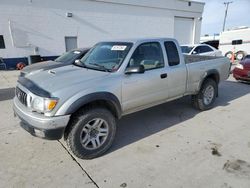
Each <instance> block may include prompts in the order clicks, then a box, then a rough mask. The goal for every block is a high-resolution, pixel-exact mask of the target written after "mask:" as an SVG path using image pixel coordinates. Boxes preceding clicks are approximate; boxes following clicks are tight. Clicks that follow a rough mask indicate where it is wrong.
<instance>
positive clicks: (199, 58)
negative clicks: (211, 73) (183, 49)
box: [184, 55, 224, 64]
mask: <svg viewBox="0 0 250 188" xmlns="http://www.w3.org/2000/svg"><path fill="white" fill-rule="evenodd" d="M219 58H224V57H223V56H220V57H215V56H201V55H184V60H185V63H186V64H189V63H195V62H200V61H207V60H213V59H219Z"/></svg>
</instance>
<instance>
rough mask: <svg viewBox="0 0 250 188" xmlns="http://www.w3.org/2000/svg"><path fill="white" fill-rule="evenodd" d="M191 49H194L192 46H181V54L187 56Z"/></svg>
mask: <svg viewBox="0 0 250 188" xmlns="http://www.w3.org/2000/svg"><path fill="white" fill-rule="evenodd" d="M193 48H194V47H193V46H181V52H182V53H185V54H188V53H190V52H191V50H192V49H193Z"/></svg>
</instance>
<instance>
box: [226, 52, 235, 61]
mask: <svg viewBox="0 0 250 188" xmlns="http://www.w3.org/2000/svg"><path fill="white" fill-rule="evenodd" d="M232 56H234V54H233V52H231V51H229V52H227V53H226V54H225V57H227V58H229V59H230V60H232Z"/></svg>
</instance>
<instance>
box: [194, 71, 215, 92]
mask: <svg viewBox="0 0 250 188" xmlns="http://www.w3.org/2000/svg"><path fill="white" fill-rule="evenodd" d="M207 79H212V80H214V81H215V82H216V84H217V85H218V84H219V82H220V74H219V72H218V70H216V69H211V70H209V71H207V72H206V76H205V77H204V78H203V79H202V81H201V82H200V85H199V90H200V89H201V87H202V85H203V84H204V82H205V81H206V80H207ZM217 96H218V93H217Z"/></svg>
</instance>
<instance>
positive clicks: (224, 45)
mask: <svg viewBox="0 0 250 188" xmlns="http://www.w3.org/2000/svg"><path fill="white" fill-rule="evenodd" d="M219 50H220V51H221V52H222V55H224V56H226V57H228V58H229V59H232V57H233V56H234V57H235V59H237V60H242V59H243V58H244V57H245V56H246V55H248V54H250V28H248V27H239V28H236V29H233V30H229V31H224V32H222V33H221V34H220V44H219Z"/></svg>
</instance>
